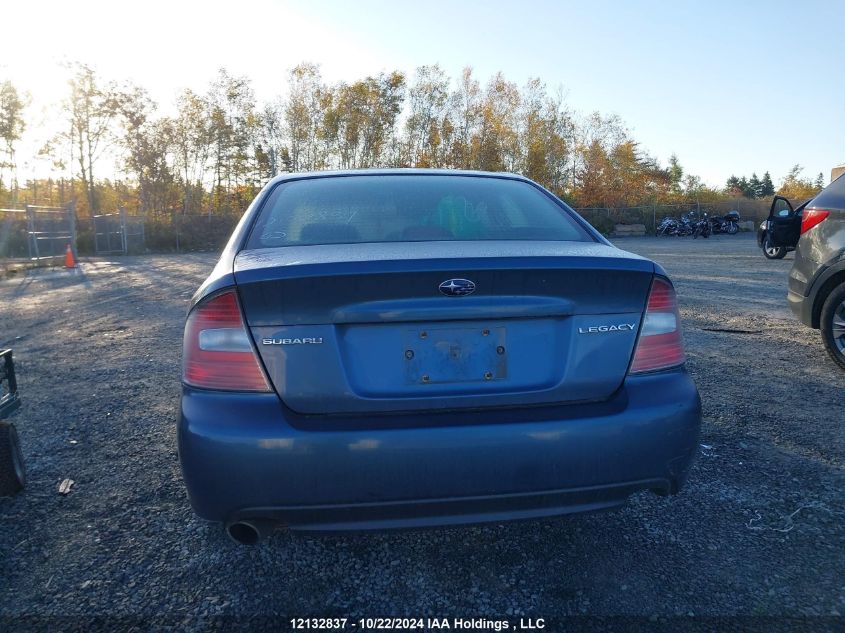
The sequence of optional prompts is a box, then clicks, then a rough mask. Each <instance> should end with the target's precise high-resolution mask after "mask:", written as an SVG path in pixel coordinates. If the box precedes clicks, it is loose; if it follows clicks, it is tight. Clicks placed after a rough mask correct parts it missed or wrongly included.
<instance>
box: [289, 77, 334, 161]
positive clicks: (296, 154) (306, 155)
mask: <svg viewBox="0 0 845 633" xmlns="http://www.w3.org/2000/svg"><path fill="white" fill-rule="evenodd" d="M288 87H289V91H290V94H289V97H288V100H287V102H286V103H285V105H284V106H283V107H282V112H283V116H284V126H285V128H284V129H285V132H286V136H287V140H288V146H287V156H288V159H289V163H290V170H291V171H302V170H312V169H321V168H322V167H323V166H324V165H325V162H324V159H323V156H322V155H321V151H320V145H319V140H320V137H321V136H323V131H322V130H321V123H322V119H323V103H324V99H325V93H326V88H325V86H324V85H323V81H322V78H321V77H320V69H319V67H318V66H316V65H314V64H299V65H298V66H296V67H295V68H294V69H293V70H291V71H290V75H289V77H288Z"/></svg>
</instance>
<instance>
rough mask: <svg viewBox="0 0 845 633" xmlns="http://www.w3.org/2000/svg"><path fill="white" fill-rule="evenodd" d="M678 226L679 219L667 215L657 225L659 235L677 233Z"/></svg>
mask: <svg viewBox="0 0 845 633" xmlns="http://www.w3.org/2000/svg"><path fill="white" fill-rule="evenodd" d="M677 228H678V221H677V220H676V219H675V218H670V217H669V216H666V217H665V218H663V219H662V220H660V224H658V225H657V235H676V232H675V231H676V230H677Z"/></svg>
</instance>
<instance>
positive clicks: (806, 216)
mask: <svg viewBox="0 0 845 633" xmlns="http://www.w3.org/2000/svg"><path fill="white" fill-rule="evenodd" d="M829 215H830V211H828V210H827V209H804V213H803V214H802V215H801V235H804V233H806V232H807V231H809V230H810V229H811V228H813V227H814V226H816V225H818V224H821V223H822V222H824V221H825V220H827V218H828V216H829Z"/></svg>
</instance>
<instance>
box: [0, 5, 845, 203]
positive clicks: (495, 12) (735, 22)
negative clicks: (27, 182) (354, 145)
mask: <svg viewBox="0 0 845 633" xmlns="http://www.w3.org/2000/svg"><path fill="white" fill-rule="evenodd" d="M4 5H5V6H4V11H3V14H4V21H5V22H6V23H7V24H10V25H14V28H11V29H8V28H7V29H4V35H3V38H2V41H0V80H3V79H11V80H12V81H13V83H15V85H16V86H17V87H18V88H19V89H23V90H26V91H28V92H29V93H30V95H31V105H30V107H29V111H28V117H27V118H28V125H29V130H28V132H27V135H26V138H25V139H24V143H23V144H22V147H21V148H20V149H19V151H18V155H19V157H20V158H23V159H26V158H27V156H26V155H27V153H32V151H31V150H32V149H33V148H37V147H38V146H40V145H41V144H43V142H44V141H45V140H47V138H48V137H49V136H50V135H51V134H52V133H53V130H54V129H55V125H56V113H55V108H54V107H51V104H55V103H57V102H59V101H60V100H61V99H62V97H63V95H64V94H65V91H66V88H67V85H66V78H67V70H66V69H65V68H63V67H62V64H63V63H66V62H69V61H81V62H84V63H86V64H88V65H90V66H92V67H94V68H95V69H96V70H97V72H98V73H99V74H100V75H102V76H103V77H105V78H107V79H114V80H118V81H123V80H131V81H133V82H135V83H137V84H140V85H142V86H144V87H145V88H147V90H148V91H149V93H150V94H151V96H152V97H153V98H154V99H156V101H158V102H159V103H160V105H161V111H162V112H163V113H170V112H171V111H172V109H173V102H174V100H175V96H176V94H177V93H178V92H179V91H180V90H181V89H183V88H192V89H194V90H195V91H198V92H203V91H205V90H206V88H207V87H208V84H209V83H210V82H211V80H212V79H213V78H214V76H215V74H216V73H217V70H218V69H219V68H220V67H226V68H227V70H229V72H230V73H232V74H236V75H247V76H248V77H250V78H251V79H252V81H253V87H254V89H255V92H256V96H257V97H258V99H259V100H262V101H263V100H270V99H273V98H275V97H276V96H278V95H280V94H283V93H284V91H285V87H286V81H287V71H288V70H289V69H290V68H292V67H293V66H295V65H296V64H298V63H299V62H302V61H310V62H314V63H316V64H319V65H320V68H321V71H322V74H323V77H324V79H325V80H327V81H329V82H335V81H354V80H356V79H360V78H362V77H364V76H367V75H372V74H377V73H378V72H381V71H387V70H394V69H398V70H401V71H404V72H405V73H406V74H407V75H408V76H409V77H411V76H412V75H413V71H414V69H415V68H416V67H418V66H421V65H429V64H435V63H437V64H440V66H441V67H442V68H443V69H444V70H445V71H447V73H449V74H450V75H451V76H453V77H457V76H458V75H459V73H460V72H461V69H462V68H463V67H465V66H471V67H473V69H474V71H475V75H476V77H477V78H478V79H480V80H481V81H482V83H483V82H485V81H486V80H487V78H488V77H490V76H491V75H493V74H494V73H496V72H497V71H502V72H503V73H504V75H505V77H506V78H507V79H508V80H510V81H514V82H516V83H517V84H519V85H523V84H524V83H525V82H526V81H527V80H528V79H529V78H531V77H539V78H541V79H542V80H543V81H544V82H545V83H546V84H547V86H548V87H549V88H550V89H551V90H552V91H556V90H557V89H558V88H561V89H562V90H563V94H564V95H565V97H566V102H567V104H568V105H569V106H570V107H571V108H572V109H574V110H576V111H578V112H582V113H588V112H592V111H596V110H597V111H599V112H601V113H602V114H605V115H608V114H618V115H619V116H620V117H621V118H622V120H623V121H624V122H625V123H626V125H627V126H628V127H629V129H630V130H631V132H632V135H633V137H634V138H635V139H636V140H637V141H639V142H640V144H641V147H642V148H643V149H644V150H645V151H646V152H647V153H648V154H650V155H652V156H655V157H656V158H658V159H659V160H660V161H661V162H662V163H663V164H665V163H666V162H667V161H668V159H669V156H670V155H671V154H673V153H675V154H677V155H678V157H679V159H680V161H681V164H682V165H683V167H684V169H685V170H686V171H687V172H688V173H693V174H696V175H698V176H700V177H701V178H702V179H703V180H704V182H705V183H707V184H709V185H711V186H722V185H724V182H725V180H726V179H727V178H728V177H729V176H730V175H732V174H736V175H738V176H740V175H746V176H750V175H751V173H752V172H756V173H757V174H758V176H762V174H763V172H765V171H769V172H770V173H771V176H772V178H773V179H774V181H775V183H776V184H777V182H778V180H779V179H780V178H782V177H783V176H784V175H785V174H786V173H787V171H788V170H789V169H790V168H791V167H792V166H793V165H794V164H796V163H798V164H800V165H802V166H803V167H804V169H805V171H804V174H805V175H806V176H810V177H813V178H814V177H815V175H816V174H818V173H819V172H822V173H823V174H824V177H825V179H826V180H827V179H829V177H830V169H831V167H833V166H834V165H838V164H841V163H845V117H843V116H842V115H843V109H845V81H842V80H841V69H842V63H843V61H845V38H843V37H842V10H841V9H842V4H841V0H836V1H821V0H802V1H801V2H796V1H794V0H792V1H789V2H786V1H781V0H769V1H767V2H763V1H756V0H746V1H740V0H734V1H733V2H727V1H722V0H709V1H701V2H692V1H685V0H675V1H669V0H665V1H652V0H629V1H627V2H623V1H621V0H619V1H614V0H605V1H603V2H588V1H586V0H582V1H580V2H570V1H567V0H557V1H555V0H518V1H517V0H509V1H504V0H487V1H484V2H482V1H476V0H465V1H463V2H459V1H457V0H454V1H452V2H447V1H441V0H426V2H407V1H404V0H393V1H392V2H387V1H382V0H355V1H354V2H353V1H345V2H344V1H342V0H336V1H329V0H307V1H301V2H292V1H289V0H238V1H236V2H233V1H229V2H221V1H218V0H207V1H205V2H195V1H193V0H169V1H167V2H163V1H161V0H147V1H146V2H144V3H131V4H130V3H118V2H114V1H113V0H112V1H101V0H75V1H74V2H67V1H66V0H62V1H55V2H54V1H46V0H42V1H38V0H6V2H4ZM29 167H30V168H34V167H33V166H32V165H29ZM24 170H26V166H24Z"/></svg>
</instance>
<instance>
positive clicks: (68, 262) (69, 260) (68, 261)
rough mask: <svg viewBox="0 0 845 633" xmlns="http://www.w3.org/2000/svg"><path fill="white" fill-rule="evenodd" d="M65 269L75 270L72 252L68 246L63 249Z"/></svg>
mask: <svg viewBox="0 0 845 633" xmlns="http://www.w3.org/2000/svg"><path fill="white" fill-rule="evenodd" d="M65 268H76V260H75V259H74V258H73V251H72V250H71V248H70V244H68V245H67V249H65Z"/></svg>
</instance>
